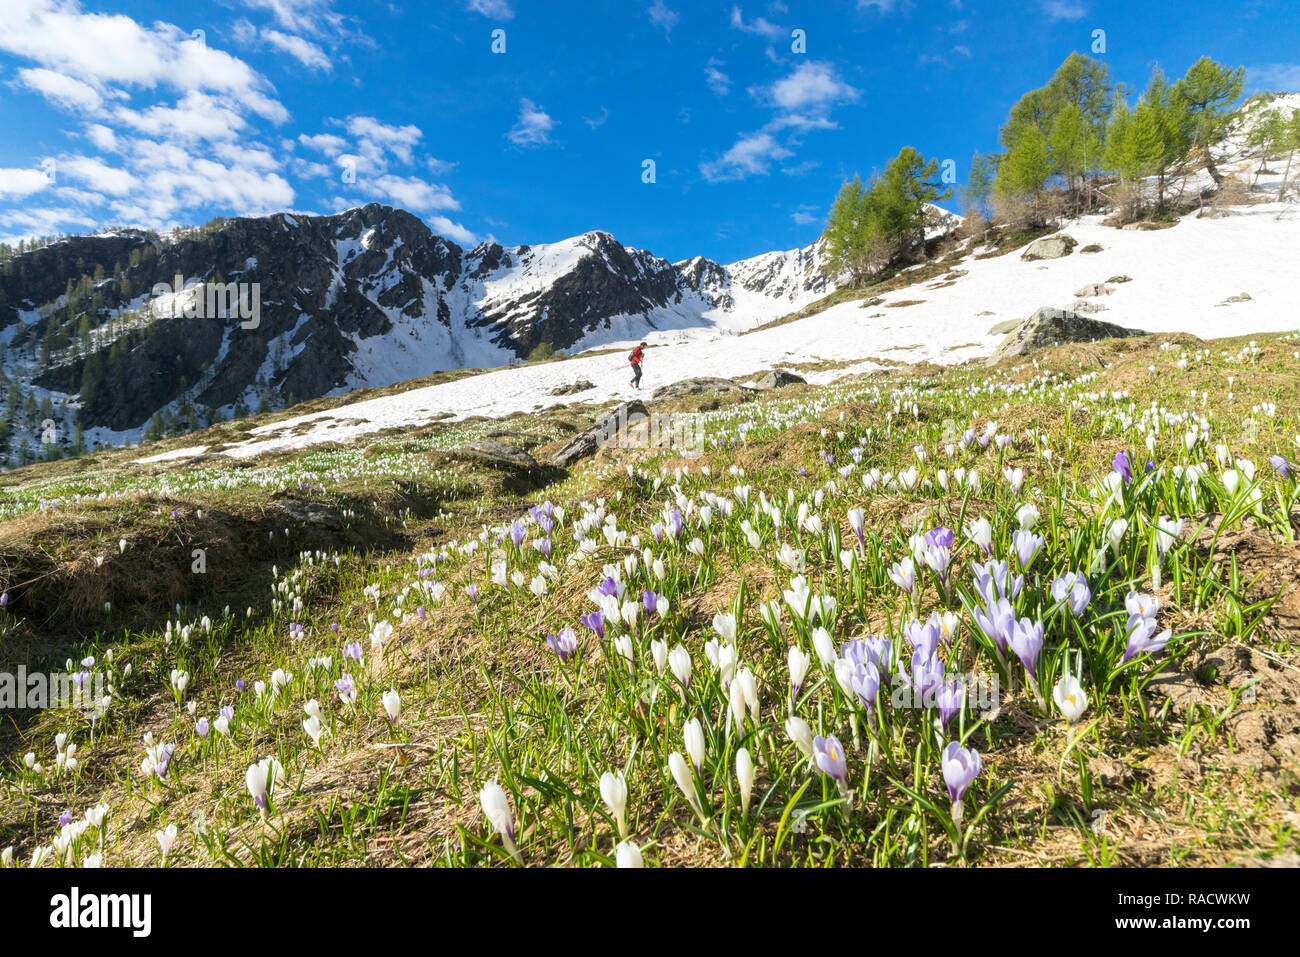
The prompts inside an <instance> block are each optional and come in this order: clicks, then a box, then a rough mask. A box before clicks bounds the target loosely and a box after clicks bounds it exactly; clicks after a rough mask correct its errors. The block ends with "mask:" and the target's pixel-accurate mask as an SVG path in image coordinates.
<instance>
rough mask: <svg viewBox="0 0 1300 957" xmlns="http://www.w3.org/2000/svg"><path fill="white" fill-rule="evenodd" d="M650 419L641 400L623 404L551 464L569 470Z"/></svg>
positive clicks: (574, 438)
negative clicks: (574, 464) (627, 431)
mask: <svg viewBox="0 0 1300 957" xmlns="http://www.w3.org/2000/svg"><path fill="white" fill-rule="evenodd" d="M723 381H730V380H723ZM648 418H650V413H649V412H647V411H646V407H645V403H644V402H642V401H641V400H640V399H633V400H632V401H630V402H624V403H621V404H620V405H618V406H616V407H615V408H614V409H613V410H612V411H610V412H609V413H608V414H607V415H605V416H604V417H603V418H601V419H600V420H598V421H597V422H596V424H595V425H593V426H592V427H591V428H589V429H587V430H586V431H584V432H581V433H579V434H578V435H576V436H574V437H573V438H572V439H570V440H569V442H568V444H566V445H565V446H564V447H563V448H561V449H560V450H559V451H558V452H556V453H555V454H554V455H552V456H551V464H552V465H555V466H558V467H559V468H568V467H569V466H570V465H572V464H573V463H574V462H577V461H579V460H580V459H585V458H586V457H587V456H589V455H592V454H594V453H595V451H596V450H597V449H598V448H601V447H602V446H606V445H611V444H615V443H617V441H618V435H619V433H620V432H625V431H626V430H627V428H628V427H629V426H630V425H634V424H636V423H638V422H641V421H643V420H645V419H648Z"/></svg>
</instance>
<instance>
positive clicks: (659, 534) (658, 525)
mask: <svg viewBox="0 0 1300 957" xmlns="http://www.w3.org/2000/svg"><path fill="white" fill-rule="evenodd" d="M650 534H651V535H653V536H654V537H655V544H659V543H660V542H662V541H663V540H664V526H663V522H655V523H654V524H653V525H651V526H650Z"/></svg>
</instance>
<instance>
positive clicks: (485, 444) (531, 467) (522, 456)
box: [449, 439, 542, 479]
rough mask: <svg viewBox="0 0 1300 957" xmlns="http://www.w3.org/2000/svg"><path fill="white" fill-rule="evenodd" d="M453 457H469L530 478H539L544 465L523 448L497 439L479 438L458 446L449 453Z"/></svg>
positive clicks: (468, 458) (472, 460)
mask: <svg viewBox="0 0 1300 957" xmlns="http://www.w3.org/2000/svg"><path fill="white" fill-rule="evenodd" d="M449 455H450V456H451V457H452V458H458V459H467V460H468V461H471V462H476V463H478V464H479V465H486V466H488V467H489V468H494V469H501V470H502V471H506V472H514V473H517V474H519V475H523V476H527V477H528V478H533V479H535V478H539V477H540V476H541V474H542V467H541V466H540V465H538V464H537V460H536V459H535V458H533V457H532V456H531V455H529V454H528V453H527V452H525V451H524V450H523V449H521V448H518V447H516V446H513V445H507V444H506V443H505V442H499V441H497V440H496V439H477V440H476V441H473V442H467V443H466V444H465V445H460V446H457V447H456V448H454V449H452V451H451V452H450V453H449Z"/></svg>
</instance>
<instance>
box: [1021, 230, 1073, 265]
mask: <svg viewBox="0 0 1300 957" xmlns="http://www.w3.org/2000/svg"><path fill="white" fill-rule="evenodd" d="M1077 245H1079V243H1078V241H1077V240H1075V239H1074V237H1073V236H1068V235H1066V234H1065V233H1057V234H1056V235H1055V236H1044V237H1043V238H1042V239H1035V240H1034V241H1033V242H1032V243H1030V244H1029V245H1028V246H1026V247H1025V251H1024V252H1023V253H1021V254H1020V258H1021V259H1023V260H1024V261H1025V262H1036V261H1038V260H1040V259H1060V258H1061V257H1062V256H1068V255H1070V253H1072V252H1074V247H1075V246H1077Z"/></svg>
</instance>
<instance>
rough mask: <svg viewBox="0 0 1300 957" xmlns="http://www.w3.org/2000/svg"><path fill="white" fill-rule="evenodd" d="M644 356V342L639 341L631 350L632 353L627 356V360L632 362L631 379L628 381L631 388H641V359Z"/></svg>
mask: <svg viewBox="0 0 1300 957" xmlns="http://www.w3.org/2000/svg"><path fill="white" fill-rule="evenodd" d="M643 358H645V343H644V342H643V343H641V344H640V345H639V346H637V347H636V348H635V349H633V350H632V354H631V355H630V356H628V357H627V361H628V362H630V363H631V364H632V381H631V382H629V383H628V385H630V386H631V387H632V388H634V389H639V388H641V360H642V359H643Z"/></svg>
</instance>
